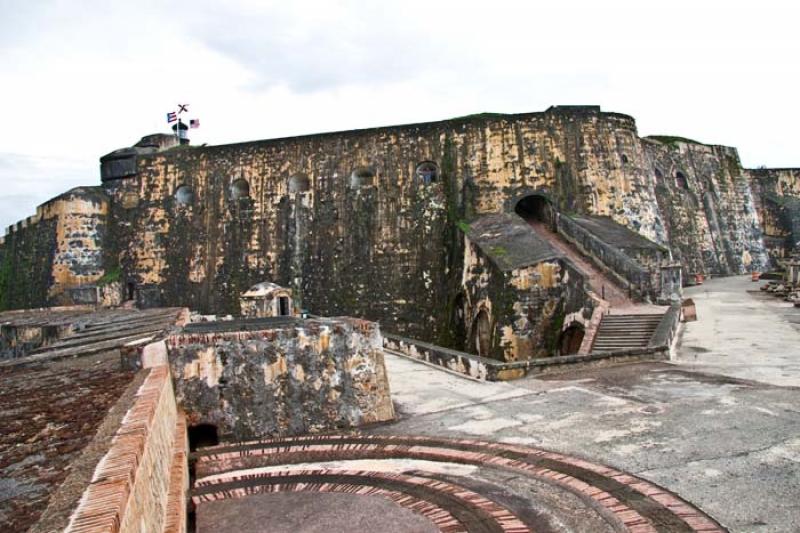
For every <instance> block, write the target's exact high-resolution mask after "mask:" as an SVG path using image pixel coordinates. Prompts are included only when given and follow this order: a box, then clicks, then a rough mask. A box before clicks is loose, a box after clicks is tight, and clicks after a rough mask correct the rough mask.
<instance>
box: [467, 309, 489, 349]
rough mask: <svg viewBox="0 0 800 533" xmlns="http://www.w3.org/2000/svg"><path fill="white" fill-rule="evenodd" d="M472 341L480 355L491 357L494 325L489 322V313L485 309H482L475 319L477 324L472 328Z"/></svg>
mask: <svg viewBox="0 0 800 533" xmlns="http://www.w3.org/2000/svg"><path fill="white" fill-rule="evenodd" d="M472 340H473V343H472V345H473V347H474V348H475V351H476V352H478V355H480V356H481V357H491V351H492V324H491V322H490V321H489V313H487V312H486V310H485V309H481V311H480V312H479V313H478V316H477V317H475V323H474V324H473V326H472Z"/></svg>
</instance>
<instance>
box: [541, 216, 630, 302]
mask: <svg viewBox="0 0 800 533" xmlns="http://www.w3.org/2000/svg"><path fill="white" fill-rule="evenodd" d="M527 222H528V224H529V225H530V227H531V228H533V231H534V232H535V233H536V235H537V236H538V237H540V238H541V239H543V240H545V241H547V243H548V244H549V245H550V246H552V247H553V248H554V249H555V250H557V251H558V252H559V253H560V254H561V255H563V256H564V257H566V258H567V259H569V261H570V262H571V263H572V264H573V265H574V266H575V268H577V269H578V270H579V271H580V272H581V273H582V274H583V275H584V277H585V279H586V282H587V283H588V285H589V287H590V288H591V289H592V291H593V292H594V293H595V294H596V295H597V296H598V297H600V298H602V299H603V300H605V301H607V302H608V303H609V304H610V305H611V306H612V307H616V306H633V305H634V302H633V301H632V300H631V299H630V298H629V297H628V294H627V292H626V291H625V289H623V288H622V287H620V286H619V284H618V283H617V282H615V281H614V280H613V279H612V278H611V277H609V276H608V275H606V274H605V273H604V272H603V271H602V270H600V269H599V268H598V267H597V266H595V264H594V263H592V262H591V261H590V260H589V259H587V258H586V256H584V255H583V254H582V253H581V252H580V251H578V249H577V248H576V247H575V246H574V245H572V244H571V243H570V242H568V241H567V240H566V239H564V238H563V237H561V236H560V235H559V234H558V233H555V232H553V231H551V230H550V229H548V228H547V226H546V225H545V224H544V223H543V222H540V221H537V220H528V221H527Z"/></svg>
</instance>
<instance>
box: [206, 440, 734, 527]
mask: <svg viewBox="0 0 800 533" xmlns="http://www.w3.org/2000/svg"><path fill="white" fill-rule="evenodd" d="M196 459H197V463H196V465H197V466H196V472H197V481H196V483H195V486H194V489H193V499H194V502H195V504H197V505H198V506H199V507H202V504H203V502H204V501H217V500H220V499H225V498H241V497H247V496H248V495H249V494H255V493H263V492H280V491H292V492H302V491H312V492H314V491H318V492H325V491H334V492H335V491H344V492H351V493H357V494H362V493H369V494H379V495H385V496H386V497H389V498H390V499H392V500H393V501H405V502H407V503H408V504H409V505H410V506H411V507H410V508H415V506H416V507H418V508H419V507H420V506H421V505H422V504H421V503H419V501H418V500H423V501H427V502H428V503H433V504H435V506H434V507H430V508H427V507H426V512H428V513H432V515H436V516H441V517H443V518H442V522H441V524H440V523H439V522H437V521H436V520H434V523H435V524H437V526H440V529H441V530H442V531H461V530H463V531H515V532H516V531H520V532H521V531H543V530H549V528H548V527H547V526H544V527H542V525H541V524H539V525H538V527H534V526H533V525H532V524H528V523H525V521H524V520H523V519H522V518H521V516H522V514H523V513H522V511H523V509H521V508H516V509H515V508H506V507H504V506H502V505H499V504H498V503H496V502H494V501H493V500H492V499H491V497H490V496H489V495H487V494H476V493H475V492H474V491H471V490H468V489H465V488H464V487H460V486H459V485H458V484H457V483H454V482H453V481H452V480H451V479H447V480H444V479H442V476H440V475H437V474H436V472H403V473H394V474H391V475H390V474H386V473H385V472H379V471H357V472H353V471H351V470H348V468H347V461H353V460H359V459H369V460H372V461H377V462H380V461H381V460H397V459H413V460H419V461H433V462H437V463H444V464H461V465H475V466H479V467H481V468H489V469H497V470H501V471H507V472H512V473H514V474H516V475H517V476H520V477H523V478H528V479H530V480H531V481H534V480H535V481H538V482H541V481H545V482H547V483H548V484H549V486H550V487H552V490H553V491H554V492H558V491H567V492H569V493H571V494H573V495H577V496H578V497H580V498H581V499H583V500H584V501H586V502H588V503H589V504H591V506H592V507H593V508H594V509H596V512H597V513H599V514H600V515H602V517H603V519H604V520H605V521H606V522H607V523H608V524H609V525H610V526H612V528H613V529H617V530H624V531H631V532H637V533H644V532H670V533H672V532H701V531H702V532H723V531H725V529H724V528H723V527H722V526H720V525H719V524H718V523H717V522H716V521H715V520H713V519H712V518H711V517H709V516H707V515H706V514H705V513H703V512H702V511H700V510H699V509H697V508H695V507H693V506H692V505H691V504H689V503H688V502H686V501H684V500H682V499H681V498H679V497H678V496H676V495H674V494H672V493H670V492H669V491H667V490H665V489H663V488H662V487H659V486H657V485H654V484H652V483H650V482H648V481H645V480H643V479H640V478H637V477H635V476H632V475H629V474H627V473H625V472H622V471H619V470H616V469H613V468H609V467H606V466H603V465H598V464H594V463H591V462H589V461H585V460H583V459H579V458H575V457H571V456H567V455H563V454H558V453H553V452H550V451H547V450H542V449H538V448H532V447H528V446H517V445H510V444H500V443H492V442H485V441H477V440H471V439H440V438H431V437H405V436H377V435H376V436H364V435H329V436H308V437H295V438H284V439H270V440H265V441H259V442H253V443H244V444H238V445H235V446H225V445H223V446H217V447H212V448H207V449H204V450H201V451H200V452H198V453H197V454H196ZM337 462H340V463H341V466H340V467H339V468H331V465H332V464H333V465H335V464H336V463H337ZM315 463H317V464H324V465H325V468H319V469H316V468H311V467H310V466H309V465H313V464H315ZM287 465H297V467H296V469H292V468H291V466H287ZM275 467H281V468H283V470H275ZM365 487H367V488H365ZM420 487H424V488H425V489H426V491H423V492H420V490H419V489H420ZM373 489H374V490H373ZM384 490H386V491H389V492H386V493H384V492H382V491H384ZM398 493H399V494H404V495H406V496H407V497H409V498H410V499H408V500H403V499H402V498H400V500H398V499H397V498H399V497H398V496H397V494H398ZM442 493H445V494H446V495H447V496H448V497H447V498H443V497H442ZM453 498H456V500H454V499H453ZM518 505H519V504H518ZM479 511H482V512H483V513H484V515H486V514H488V516H489V519H488V520H487V518H486V517H485V516H484V518H480V512H479ZM437 513H439V514H438V515H437ZM475 513H477V514H475ZM423 514H425V513H423ZM444 517H447V518H444ZM453 519H455V520H456V522H457V524H456V523H453V522H452V520H453ZM445 526H446V527H445ZM487 528H488V529H487Z"/></svg>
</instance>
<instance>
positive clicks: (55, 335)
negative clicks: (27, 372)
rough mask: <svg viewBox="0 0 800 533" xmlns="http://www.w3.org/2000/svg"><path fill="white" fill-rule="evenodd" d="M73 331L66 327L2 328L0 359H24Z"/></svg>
mask: <svg viewBox="0 0 800 533" xmlns="http://www.w3.org/2000/svg"><path fill="white" fill-rule="evenodd" d="M71 331H72V328H71V326H70V325H66V326H46V325H41V326H15V325H13V324H4V325H2V326H0V359H14V358H16V357H23V356H25V355H26V354H27V353H28V352H30V351H33V350H36V349H37V348H42V347H44V346H47V345H48V344H50V343H52V342H55V341H57V340H59V339H60V338H61V337H63V336H64V335H67V334H69V333H70V332H71Z"/></svg>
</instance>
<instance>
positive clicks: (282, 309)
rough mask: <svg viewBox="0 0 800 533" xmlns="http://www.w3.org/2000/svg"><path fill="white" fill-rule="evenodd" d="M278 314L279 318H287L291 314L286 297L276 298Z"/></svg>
mask: <svg viewBox="0 0 800 533" xmlns="http://www.w3.org/2000/svg"><path fill="white" fill-rule="evenodd" d="M278 314H279V315H280V316H289V315H291V314H292V313H291V309H290V308H289V297H288V296H281V297H279V298H278Z"/></svg>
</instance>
